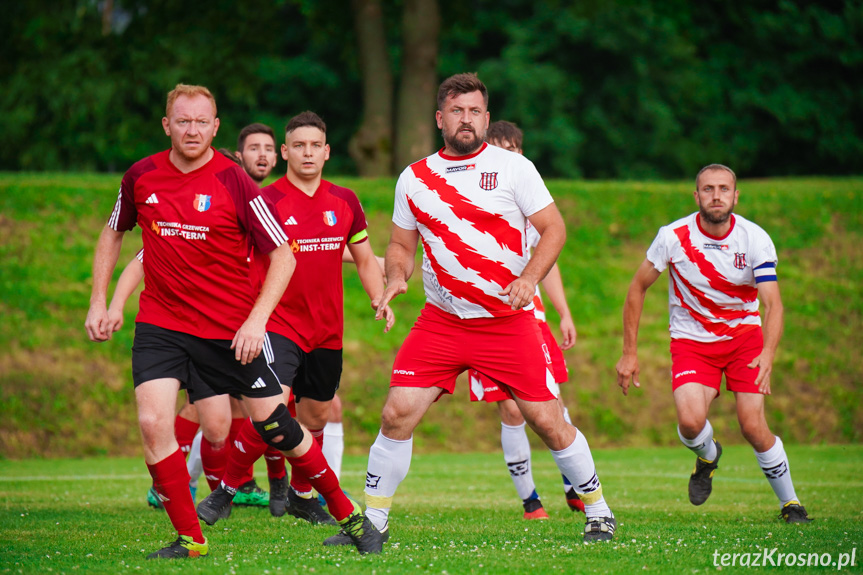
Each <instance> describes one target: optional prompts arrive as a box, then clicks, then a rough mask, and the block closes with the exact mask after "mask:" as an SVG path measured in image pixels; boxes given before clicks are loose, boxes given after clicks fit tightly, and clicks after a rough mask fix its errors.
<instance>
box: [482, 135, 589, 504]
mask: <svg viewBox="0 0 863 575" xmlns="http://www.w3.org/2000/svg"><path fill="white" fill-rule="evenodd" d="M486 140H487V141H488V143H489V144H491V145H492V146H497V147H498V148H503V149H504V150H509V151H510V152H515V153H517V154H521V155H523V154H524V152H523V150H522V142H523V140H524V134H523V133H522V131H521V130H520V129H519V127H518V126H516V125H515V124H513V123H512V122H507V121H504V120H498V121H497V122H492V123H491V124H489V127H488V134H487V135H486ZM526 236H527V246H528V249H529V250H531V251H532V250H534V249H535V248H536V246H537V244H538V243H539V239H540V238H539V234H537V233H536V229H534V228H533V226H531V225H530V223H529V222H528V226H527V230H526ZM542 285H543V287H544V288H545V290H546V291H547V292H548V295H549V298H550V299H551V303H552V305H553V306H554V309H555V310H556V311H557V313H558V315H559V316H560V331H561V333H562V334H563V345H562V346H558V344H557V341H556V340H555V339H554V336H553V335H552V334H551V330H550V329H549V327H548V323H546V321H545V307H544V305H543V302H542V297H541V295H540V293H539V286H537V288H536V293H535V294H534V296H533V314H534V316H535V317H536V321H537V323H538V324H539V329H540V331H541V332H542V338H543V341H544V342H545V346H546V349H547V350H548V353H549V354H550V355H551V363H552V371H553V373H554V381H555V382H556V383H559V384H560V383H564V382H566V381H568V380H569V370H568V369H567V367H566V360H565V359H564V357H563V352H562V351H561V348H562V349H570V348H572V346H574V345H575V338H576V331H575V324H574V323H573V321H572V314H571V313H570V311H569V305H568V304H567V303H566V294H565V292H564V289H563V281H562V279H561V275H560V269H559V268H558V267H557V263H555V264H554V265H552V266H551V269H550V270H549V271H548V275H546V276H545V278H544V279H543V280H542ZM470 398H471V401H485V402H486V403H496V404H497V408H498V412H499V413H500V420H501V431H500V443H501V447H502V448H503V456H504V461H505V462H506V466H507V469H508V470H509V474H510V477H511V478H512V481H513V483H514V484H515V489H516V492H517V493H518V496H519V497H520V498H521V500H522V506H523V507H524V518H525V519H548V513H547V512H546V511H545V508H544V507H543V506H542V502H541V500H540V498H539V495H538V494H537V492H536V484H535V483H534V481H533V472H532V471H531V454H530V442H529V441H528V438H527V433H526V432H525V421H524V417H522V415H521V411H519V409H518V405H516V403H515V401H514V400H512V399H510V398H509V396H508V395H507V393H506V392H504V391H503V390H501V389H500V387H498V385H497V384H496V383H495V382H494V381H488V380H487V379H485V378H483V377H482V375H481V374H480V373H479V372H478V371H476V370H474V369H472V370H470ZM558 400H559V401H560V407H561V409H562V410H563V418H564V420H566V422H567V423H572V421H571V420H570V418H569V411H568V410H567V409H566V407H565V406H564V405H563V400H562V399H561V398H560V396H558ZM563 492H564V495H565V497H566V503H567V505H568V506H569V508H570V509H572V510H573V511H584V503H583V502H582V501H581V500H580V499H579V498H578V494H577V493H576V492H575V489H574V488H573V486H572V484H571V483H570V482H569V480H568V479H567V478H566V476H563Z"/></svg>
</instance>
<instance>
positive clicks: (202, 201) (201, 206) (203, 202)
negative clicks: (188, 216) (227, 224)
mask: <svg viewBox="0 0 863 575" xmlns="http://www.w3.org/2000/svg"><path fill="white" fill-rule="evenodd" d="M212 197H213V196H206V195H204V194H195V202H194V204H193V205H194V206H195V209H196V210H198V211H199V212H206V211H207V210H209V209H210V199H211V198H212Z"/></svg>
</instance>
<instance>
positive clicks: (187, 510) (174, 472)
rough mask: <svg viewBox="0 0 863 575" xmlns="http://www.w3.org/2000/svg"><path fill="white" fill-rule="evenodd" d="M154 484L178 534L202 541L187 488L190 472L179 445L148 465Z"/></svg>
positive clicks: (202, 536) (193, 505)
mask: <svg viewBox="0 0 863 575" xmlns="http://www.w3.org/2000/svg"><path fill="white" fill-rule="evenodd" d="M147 469H148V470H149V471H150V476H151V477H152V478H153V486H154V487H155V488H156V491H157V492H158V493H159V498H160V499H161V500H162V504H163V505H164V506H165V511H167V512H168V518H169V519H170V520H171V525H173V526H174V529H176V530H177V533H179V534H180V535H188V536H189V537H191V538H192V539H194V540H195V542H197V543H203V542H204V534H203V533H201V524H200V523H198V515H197V513H196V512H195V503H194V501H192V494H191V493H190V492H189V472H188V471H187V470H186V458H185V457H183V452H182V451H180V450H179V449H178V450H177V451H175V452H174V453H172V454H171V455H169V456H168V457H166V458H165V459H163V460H162V461H159V462H158V463H156V464H154V465H147Z"/></svg>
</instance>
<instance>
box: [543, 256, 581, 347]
mask: <svg viewBox="0 0 863 575" xmlns="http://www.w3.org/2000/svg"><path fill="white" fill-rule="evenodd" d="M542 287H543V289H544V290H545V293H546V294H548V299H549V300H550V301H551V305H552V306H554V310H555V311H556V312H557V315H558V316H560V335H561V337H562V338H563V340H562V341H561V344H560V349H564V350H565V349H570V348H572V346H574V345H575V338H576V337H577V334H576V332H575V323H574V322H573V321H572V314H571V313H570V311H569V305H568V304H567V303H566V292H565V291H564V289H563V278H562V277H561V275H560V267H558V265H557V263H555V264H554V265H552V266H551V269H550V270H548V274H547V275H546V276H545V279H544V280H542Z"/></svg>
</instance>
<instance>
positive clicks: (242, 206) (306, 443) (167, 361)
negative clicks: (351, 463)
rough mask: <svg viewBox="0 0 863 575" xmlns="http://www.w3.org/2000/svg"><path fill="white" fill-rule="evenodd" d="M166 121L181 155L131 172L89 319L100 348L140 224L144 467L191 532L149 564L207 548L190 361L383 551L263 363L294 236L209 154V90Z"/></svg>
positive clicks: (350, 528) (178, 100) (138, 333)
mask: <svg viewBox="0 0 863 575" xmlns="http://www.w3.org/2000/svg"><path fill="white" fill-rule="evenodd" d="M162 127H163V129H164V131H165V134H166V135H167V136H169V137H170V138H171V148H170V149H169V150H166V151H164V152H160V153H158V154H155V155H153V156H149V157H147V158H145V159H143V160H141V161H139V162H137V163H136V164H134V165H133V166H132V168H130V169H129V171H128V172H126V175H125V176H124V177H123V183H122V185H121V188H120V193H119V197H118V198H117V202H116V204H115V206H114V210H113V212H112V214H111V218H110V219H109V221H108V223H107V224H106V226H105V227H104V228H103V230H102V233H101V235H100V237H99V242H98V244H97V246H96V254H95V257H94V263H93V292H92V295H91V298H90V310H89V312H88V314H87V320H86V323H85V327H86V329H87V332H88V335H89V337H90V339H91V340H93V341H106V340H107V339H108V338H109V335H110V334H109V333H108V332H107V330H106V327H107V324H108V313H107V307H106V303H105V300H106V293H107V289H108V283H109V280H110V278H111V274H112V272H113V269H114V266H115V265H116V263H117V257H118V255H119V252H120V248H121V246H122V242H123V237H124V233H125V232H126V231H128V230H131V229H132V228H133V227H134V226H135V225H136V224H138V225H140V226H141V230H142V236H143V240H144V249H145V250H146V252H147V257H146V258H145V259H144V269H145V275H146V277H147V278H148V280H147V285H146V288H145V290H144V292H143V293H142V294H141V299H140V311H139V313H138V317H137V320H136V322H137V323H136V328H135V339H134V345H133V348H132V372H133V377H134V380H135V398H136V402H137V406H138V421H139V424H140V427H141V434H142V437H143V443H144V459H145V461H146V463H147V467H148V469H149V471H150V474H151V476H152V477H153V482H154V484H155V485H156V489H157V491H158V492H159V495H160V499H161V500H162V502H163V504H164V506H165V510H166V511H167V514H168V517H169V518H170V520H171V523H172V524H173V526H174V528H175V529H176V530H177V532H178V534H179V536H178V538H177V540H176V541H174V542H173V543H172V544H171V545H169V546H167V547H165V548H163V549H160V550H158V551H156V552H154V553H151V554H150V555H149V556H148V558H180V557H199V556H202V555H207V553H208V544H207V541H206V539H205V538H204V536H203V533H202V532H201V527H200V524H199V523H198V520H197V517H196V516H195V507H194V504H193V503H192V496H191V494H190V493H189V474H188V471H187V470H186V465H185V458H184V457H183V454H182V452H181V451H180V450H179V448H178V445H177V442H176V440H175V439H174V429H173V422H174V406H175V404H176V397H177V392H178V391H179V388H180V382H181V381H188V377H189V365H194V367H195V369H196V370H197V371H198V372H199V374H200V375H201V377H202V378H205V379H207V381H209V382H211V384H212V385H213V386H214V387H217V389H218V391H221V392H223V393H238V394H241V395H243V396H244V398H245V401H246V405H247V407H248V408H249V411H250V412H251V415H252V419H253V420H254V421H255V426H256V429H257V430H258V431H259V433H261V434H262V435H263V436H264V438H265V439H266V441H267V442H268V443H269V444H271V445H273V446H275V447H277V448H279V449H281V450H282V451H284V452H286V453H287V454H288V455H289V456H290V457H292V458H293V460H292V461H293V464H294V466H295V467H298V468H304V469H305V472H306V473H307V474H308V475H309V476H310V477H313V478H315V488H316V489H318V490H319V491H321V492H322V493H323V494H324V496H325V497H327V499H328V501H330V505H331V509H336V510H337V515H335V516H336V517H337V518H338V519H339V520H340V522H341V523H342V525H343V528H344V529H345V530H346V531H347V532H348V533H349V534H350V535H351V536H352V541H354V542H355V544H357V546H358V548H359V549H360V551H361V552H368V551H380V534H378V533H377V532H376V530H375V529H374V527H373V526H371V524H370V522H369V521H368V520H367V519H366V518H365V517H364V516H363V515H362V513H361V512H360V511H359V509H358V508H356V507H354V505H353V504H351V502H350V501H348V500H347V498H345V497H344V495H343V494H342V491H341V488H340V487H339V485H338V481H337V480H335V478H334V476H333V473H332V471H331V470H330V469H329V467H327V465H326V461H325V460H324V458H323V455H321V452H320V448H319V447H318V446H317V444H316V443H315V442H314V441H312V439H311V436H310V435H309V434H308V433H307V432H306V431H305V430H304V429H303V428H302V426H300V425H299V424H298V423H297V422H296V421H295V420H294V419H292V418H291V417H290V415H289V414H288V413H287V409H286V408H285V405H284V404H283V403H282V402H281V397H282V389H281V386H280V385H279V382H278V379H277V378H276V377H275V374H274V373H273V372H272V370H271V369H270V368H269V366H268V365H267V363H266V361H265V359H264V358H263V357H262V356H261V355H260V352H261V349H262V348H263V345H264V341H265V339H266V323H267V320H268V319H269V316H270V313H271V312H272V310H273V308H274V307H275V306H276V304H277V303H278V301H279V299H280V297H281V296H282V294H283V293H284V290H285V287H286V286H287V284H288V281H289V279H290V277H291V273H292V272H293V268H294V265H295V263H296V262H295V260H294V258H293V255H292V254H291V250H290V245H289V244H288V243H287V237H286V236H285V233H284V231H283V230H282V228H281V226H279V224H278V221H277V220H275V218H274V217H273V215H272V213H271V211H270V209H269V207H268V205H267V204H266V202H265V201H264V199H263V198H262V197H261V196H260V194H259V191H258V189H257V188H256V187H255V185H254V183H253V182H252V181H251V180H250V179H249V178H248V176H246V174H245V173H243V171H242V170H241V169H240V168H239V167H238V166H237V165H236V164H234V163H233V162H231V161H230V160H228V159H227V158H225V157H224V156H222V155H221V154H219V153H217V152H216V151H215V150H214V149H213V148H212V147H211V146H210V144H211V143H212V141H213V137H214V136H215V135H216V133H217V130H218V127H219V120H218V118H217V111H216V102H215V99H214V98H213V96H212V94H211V93H210V91H209V90H207V89H206V88H204V87H203V86H188V85H184V84H179V85H177V87H176V88H174V90H172V91H171V92H170V93H169V94H168V99H167V105H166V114H165V117H164V118H163V119H162ZM249 243H251V245H252V246H254V247H255V248H256V249H257V251H260V252H261V253H266V254H269V257H270V259H271V262H272V265H271V266H270V267H269V270H268V272H267V276H266V279H264V281H263V288H262V289H261V292H260V294H259V295H258V297H257V299H255V297H254V294H253V293H252V290H251V286H249V289H248V290H246V289H241V288H242V286H244V285H247V284H248V275H249V267H248V264H247V261H246V258H247V255H248V250H249ZM342 499H343V500H344V501H343V502H342Z"/></svg>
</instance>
